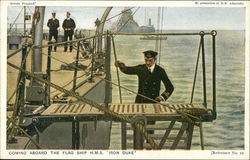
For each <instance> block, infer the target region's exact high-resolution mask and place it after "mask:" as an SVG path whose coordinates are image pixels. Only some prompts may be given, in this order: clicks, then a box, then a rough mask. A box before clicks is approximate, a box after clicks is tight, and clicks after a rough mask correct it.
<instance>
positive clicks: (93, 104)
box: [7, 62, 158, 149]
mask: <svg viewBox="0 0 250 160" xmlns="http://www.w3.org/2000/svg"><path fill="white" fill-rule="evenodd" d="M7 63H8V65H9V66H11V67H13V68H15V69H17V70H19V71H21V72H23V73H25V74H27V75H29V76H30V77H32V78H35V79H37V80H38V81H40V82H42V83H45V84H47V85H48V86H51V87H53V88H55V89H57V90H60V91H61V92H64V93H65V94H68V95H70V96H72V97H74V98H76V99H77V100H79V101H82V102H84V103H86V104H89V105H91V106H93V107H95V108H97V109H99V110H101V111H103V112H104V113H106V114H108V115H110V116H111V117H115V118H117V119H119V120H121V121H125V122H128V123H132V120H131V119H130V118H129V117H125V116H121V115H119V114H118V113H116V112H114V111H111V110H109V109H108V108H106V107H103V106H102V105H99V104H97V103H95V102H93V101H91V100H89V99H87V98H84V97H81V96H79V95H78V94H76V93H74V92H70V91H68V90H65V89H63V88H62V87H60V86H58V85H56V84H54V83H51V82H48V81H46V80H44V79H41V78H39V77H37V76H35V75H34V74H33V73H31V72H28V71H25V70H23V69H22V68H20V67H18V66H16V65H14V64H12V63H10V62H7ZM135 127H136V128H138V130H140V132H141V133H143V135H144V138H145V139H146V140H148V142H149V144H150V145H151V147H152V148H153V149H157V148H158V145H157V144H156V143H155V142H154V140H153V139H152V138H151V137H150V136H149V135H148V133H147V132H146V131H145V128H144V126H143V125H142V124H140V123H136V124H135Z"/></svg>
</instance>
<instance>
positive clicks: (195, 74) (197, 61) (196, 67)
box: [190, 40, 201, 103]
mask: <svg viewBox="0 0 250 160" xmlns="http://www.w3.org/2000/svg"><path fill="white" fill-rule="evenodd" d="M200 52H201V40H200V45H199V49H198V56H197V60H196V66H195V73H194V81H193V89H192V93H191V100H190V103H193V96H194V89H195V84H196V76H197V72H198V66H199V65H198V64H199V59H200Z"/></svg>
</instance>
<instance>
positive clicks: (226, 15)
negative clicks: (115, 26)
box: [7, 6, 245, 30]
mask: <svg viewBox="0 0 250 160" xmlns="http://www.w3.org/2000/svg"><path fill="white" fill-rule="evenodd" d="M129 7H130V6H129ZM137 8H138V7H134V8H133V9H132V11H133V12H134V11H136V10H137ZM21 9H22V7H14V6H12V7H8V13H7V14H8V20H7V22H8V23H13V22H14V20H15V18H16V17H17V15H18V14H19V12H20V11H21ZM123 9H124V8H123V7H114V8H113V9H112V10H111V12H110V14H109V15H110V16H114V15H117V14H118V13H120V12H121V11H122V10H123ZM33 10H34V7H29V8H27V11H28V12H33ZM104 10H105V7H76V6H74V7H65V6H64V7H59V6H58V7H55V6H53V7H52V6H47V7H46V9H45V18H44V24H45V26H44V27H46V23H47V21H48V19H49V18H51V13H52V12H56V13H57V18H58V19H59V21H60V24H62V22H63V20H64V19H65V13H66V12H67V11H69V12H71V17H72V18H73V19H74V20H75V22H76V27H77V28H81V29H94V28H95V25H94V21H95V20H96V18H99V19H100V18H101V16H102V14H103V12H104ZM22 13H23V12H22ZM145 13H146V14H145ZM145 15H147V17H148V18H151V20H152V24H153V25H154V26H155V28H157V26H159V25H158V24H157V19H158V7H147V8H146V9H145V7H140V8H139V9H138V11H137V12H136V13H135V14H134V20H135V21H136V22H138V24H139V25H140V26H141V25H145ZM160 19H161V18H160ZM111 21H112V22H113V23H114V22H116V21H117V18H114V19H112V20H111ZM22 22H23V14H20V16H19V18H18V20H17V23H22ZM160 26H161V25H160ZM163 29H165V30H244V29H245V8H242V7H239V8H238V7H234V8H229V7H225V8H222V7H220V8H218V7H164V14H163Z"/></svg>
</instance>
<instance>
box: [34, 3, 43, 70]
mask: <svg viewBox="0 0 250 160" xmlns="http://www.w3.org/2000/svg"><path fill="white" fill-rule="evenodd" d="M44 11H45V7H44V6H39V7H36V8H35V14H37V16H36V20H35V21H36V24H35V29H34V31H35V35H34V45H35V46H41V45H42V39H43V21H44ZM41 52H42V49H41V48H35V49H34V56H33V62H34V64H33V66H32V69H31V70H32V71H33V72H41V71H42V54H41Z"/></svg>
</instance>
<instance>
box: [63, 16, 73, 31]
mask: <svg viewBox="0 0 250 160" xmlns="http://www.w3.org/2000/svg"><path fill="white" fill-rule="evenodd" d="M62 27H63V29H64V30H65V31H72V30H74V29H75V28H76V24H75V21H74V20H73V19H72V18H69V19H65V20H64V21H63V24H62Z"/></svg>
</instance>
